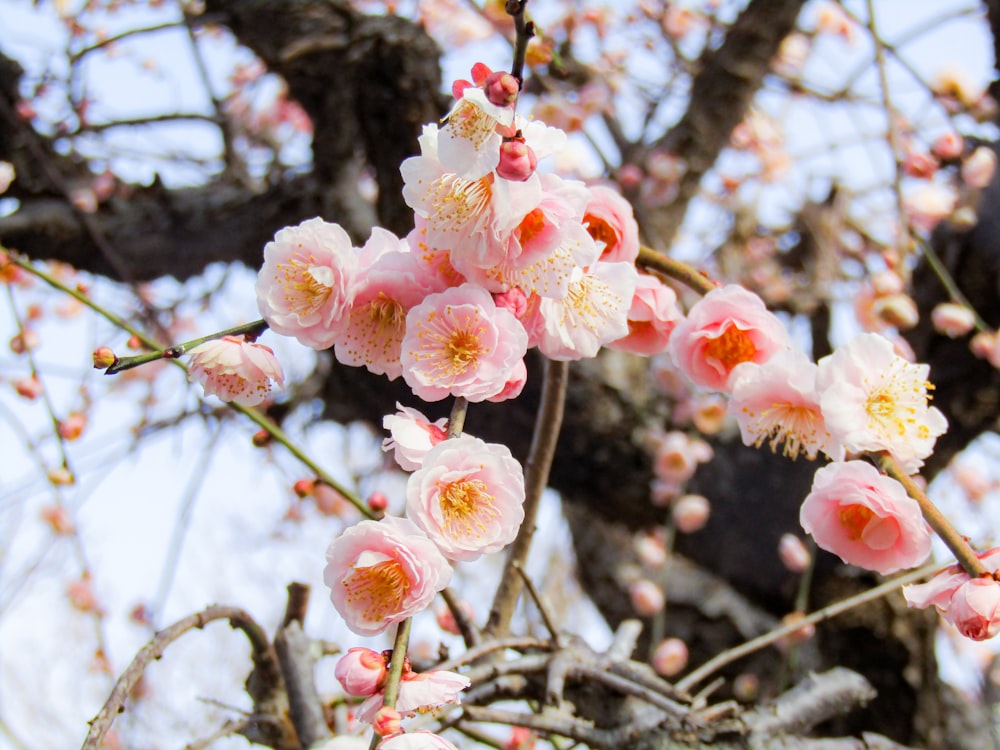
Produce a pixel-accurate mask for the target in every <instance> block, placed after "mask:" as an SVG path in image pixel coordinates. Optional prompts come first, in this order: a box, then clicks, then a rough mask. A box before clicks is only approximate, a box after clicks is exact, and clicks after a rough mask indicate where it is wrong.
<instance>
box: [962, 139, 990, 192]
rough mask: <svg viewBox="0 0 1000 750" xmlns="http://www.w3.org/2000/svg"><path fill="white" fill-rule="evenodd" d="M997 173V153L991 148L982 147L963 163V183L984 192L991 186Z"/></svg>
mask: <svg viewBox="0 0 1000 750" xmlns="http://www.w3.org/2000/svg"><path fill="white" fill-rule="evenodd" d="M996 171H997V153H996V151H994V150H993V149H992V148H990V147H989V146H980V147H979V148H977V149H976V150H975V151H973V152H972V153H971V154H969V156H967V157H966V159H965V160H964V161H963V162H962V169H961V175H962V182H964V183H965V184H966V185H968V186H969V187H971V188H976V189H977V190H982V189H983V188H985V187H986V186H987V185H989V184H990V180H992V179H993V174H994V172H996Z"/></svg>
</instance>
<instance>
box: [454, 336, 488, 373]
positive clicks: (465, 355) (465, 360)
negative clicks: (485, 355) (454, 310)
mask: <svg viewBox="0 0 1000 750" xmlns="http://www.w3.org/2000/svg"><path fill="white" fill-rule="evenodd" d="M445 352H446V357H447V359H448V360H449V361H450V362H451V366H452V369H453V370H454V371H455V372H465V371H466V370H467V369H468V368H469V367H470V366H472V365H474V364H475V363H476V361H477V360H478V359H479V357H480V355H481V354H482V352H483V347H482V345H481V344H480V342H479V337H478V336H476V334H475V333H473V332H472V331H469V330H464V329H460V330H457V331H455V332H454V333H452V335H451V338H450V339H448V343H447V344H445Z"/></svg>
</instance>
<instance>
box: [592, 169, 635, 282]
mask: <svg viewBox="0 0 1000 750" xmlns="http://www.w3.org/2000/svg"><path fill="white" fill-rule="evenodd" d="M583 221H584V223H585V224H587V231H588V232H590V236H591V237H593V238H594V239H595V240H597V241H598V242H602V243H604V247H603V248H602V249H601V260H603V261H608V262H612V261H624V262H626V263H634V262H635V259H636V258H638V257H639V225H638V224H637V223H636V221H635V216H634V215H633V213H632V204H631V203H629V202H628V201H627V200H625V199H624V198H623V197H622V196H621V195H620V194H619V193H618V192H617V191H615V190H612V189H611V188H609V187H605V186H604V185H594V186H592V187H591V188H590V202H589V203H587V207H586V209H585V210H584V216H583Z"/></svg>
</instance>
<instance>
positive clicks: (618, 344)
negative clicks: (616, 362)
mask: <svg viewBox="0 0 1000 750" xmlns="http://www.w3.org/2000/svg"><path fill="white" fill-rule="evenodd" d="M682 318H683V314H682V313H681V310H680V308H679V307H678V306H677V294H676V293H675V292H674V290H673V289H671V288H670V287H668V286H667V285H666V284H664V283H663V282H662V281H660V280H659V279H658V278H656V277H655V276H652V275H650V274H648V273H640V274H639V277H638V281H637V283H636V287H635V294H634V295H633V296H632V305H631V307H629V311H628V335H627V336H624V337H622V338H620V339H618V340H617V341H612V342H611V343H610V344H608V347H609V348H611V349H618V350H619V351H623V352H631V353H632V354H639V355H642V356H646V357H649V356H652V355H654V354H659V353H660V352H663V351H666V349H667V346H668V345H669V344H670V335H671V333H673V330H674V328H675V327H676V325H677V323H678V322H679V321H680V320H681V319H682Z"/></svg>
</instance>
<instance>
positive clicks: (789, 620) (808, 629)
mask: <svg viewBox="0 0 1000 750" xmlns="http://www.w3.org/2000/svg"><path fill="white" fill-rule="evenodd" d="M803 619H805V613H803V612H789V613H788V614H787V615H785V616H784V617H782V618H781V624H782V625H793V624H795V623H797V622H799V621H801V620H803ZM814 635H816V626H815V625H813V624H812V623H809V624H807V625H803V626H802V627H800V628H799V629H798V630H794V631H792V632H791V633H789V634H788V635H786V636H785V637H784V638H782V639H781V640H779V641H778V642H777V644H775V645H776V646H777V648H778V650H779V651H784V652H787V651H788V650H789V649H791V648H792V647H793V646H797V645H799V644H800V643H805V642H806V641H808V640H809V639H810V638H812V637H813V636H814Z"/></svg>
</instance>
